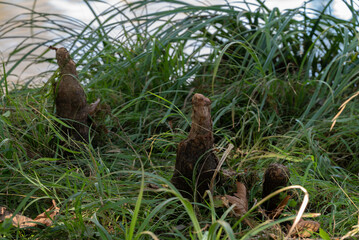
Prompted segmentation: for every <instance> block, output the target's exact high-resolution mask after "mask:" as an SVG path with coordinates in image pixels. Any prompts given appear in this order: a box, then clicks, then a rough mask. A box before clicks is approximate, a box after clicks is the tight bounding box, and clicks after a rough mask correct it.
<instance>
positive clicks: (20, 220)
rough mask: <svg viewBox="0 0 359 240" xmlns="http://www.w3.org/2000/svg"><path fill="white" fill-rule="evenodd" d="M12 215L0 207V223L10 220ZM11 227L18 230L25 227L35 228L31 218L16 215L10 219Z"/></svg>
mask: <svg viewBox="0 0 359 240" xmlns="http://www.w3.org/2000/svg"><path fill="white" fill-rule="evenodd" d="M12 216H13V214H12V213H11V212H10V211H8V210H7V209H6V207H0V222H3V221H4V220H5V219H8V218H12ZM12 225H13V226H15V227H19V228H25V227H35V226H36V223H34V220H32V219H31V218H28V217H25V216H22V215H20V214H16V215H15V216H14V217H13V218H12Z"/></svg>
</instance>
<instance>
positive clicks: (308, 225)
mask: <svg viewBox="0 0 359 240" xmlns="http://www.w3.org/2000/svg"><path fill="white" fill-rule="evenodd" d="M319 228H320V224H319V223H318V222H316V221H310V220H303V219H302V220H300V222H299V223H298V225H297V227H296V228H295V232H294V235H298V237H301V238H307V237H310V236H312V234H313V233H314V232H318V230H319Z"/></svg>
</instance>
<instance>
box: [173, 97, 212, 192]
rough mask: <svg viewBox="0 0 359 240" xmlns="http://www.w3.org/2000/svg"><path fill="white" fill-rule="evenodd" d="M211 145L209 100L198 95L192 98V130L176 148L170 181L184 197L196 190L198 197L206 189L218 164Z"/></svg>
mask: <svg viewBox="0 0 359 240" xmlns="http://www.w3.org/2000/svg"><path fill="white" fill-rule="evenodd" d="M213 146H214V142H213V133H212V119H211V101H210V100H209V99H208V98H206V97H205V96H203V95H202V94H198V93H197V94H195V95H194V96H193V98H192V125H191V130H190V132H189V135H188V138H187V139H185V140H184V141H182V142H180V143H179V145H178V148H177V157H176V165H175V171H174V175H173V177H172V180H171V181H172V183H173V185H174V186H175V187H176V188H177V189H178V190H179V191H180V192H181V193H182V195H183V196H184V197H186V198H189V199H192V196H193V193H194V191H195V190H196V191H197V192H196V193H197V194H198V195H199V197H201V196H203V194H204V192H205V191H206V190H207V189H209V185H210V182H211V179H212V176H213V174H214V171H215V169H216V167H217V164H218V159H217V157H216V155H215V154H214V152H213Z"/></svg>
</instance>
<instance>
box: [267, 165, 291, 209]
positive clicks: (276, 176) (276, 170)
mask: <svg viewBox="0 0 359 240" xmlns="http://www.w3.org/2000/svg"><path fill="white" fill-rule="evenodd" d="M289 177H290V173H289V170H288V168H287V167H286V166H284V165H282V164H279V163H272V164H270V165H269V166H268V168H267V170H266V171H265V173H264V179H263V192H262V198H264V197H266V196H268V195H269V194H271V193H272V192H274V191H276V190H278V189H280V188H282V187H285V186H287V184H288V181H289ZM279 203H280V197H279V195H276V196H274V197H272V198H271V199H269V200H268V201H267V202H265V204H264V208H265V209H266V211H267V213H268V214H270V213H271V212H272V211H273V210H275V209H276V207H277V206H278V205H279Z"/></svg>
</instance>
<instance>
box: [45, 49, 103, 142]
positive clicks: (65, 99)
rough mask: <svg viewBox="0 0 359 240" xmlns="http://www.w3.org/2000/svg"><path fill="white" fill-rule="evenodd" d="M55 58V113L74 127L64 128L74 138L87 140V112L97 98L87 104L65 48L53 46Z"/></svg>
mask: <svg viewBox="0 0 359 240" xmlns="http://www.w3.org/2000/svg"><path fill="white" fill-rule="evenodd" d="M50 48H51V49H54V50H56V60H57V64H58V65H59V68H60V77H59V80H58V81H57V83H56V84H55V86H54V94H55V104H56V115H57V116H59V117H61V118H64V119H66V120H65V121H66V123H67V124H69V125H70V126H72V127H73V128H74V129H64V130H66V131H67V132H68V133H69V134H70V135H71V136H72V137H74V138H75V139H76V140H82V141H87V139H88V134H89V125H90V122H89V117H88V115H89V113H90V112H93V111H94V109H95V108H96V107H97V105H98V103H99V101H100V100H99V99H98V100H97V101H96V102H95V103H93V104H91V105H88V104H87V102H86V94H85V91H84V89H83V88H82V86H81V84H80V83H79V81H78V80H77V79H78V74H77V71H76V64H75V62H74V61H73V60H72V59H71V56H70V53H69V52H68V51H67V50H66V48H63V47H62V48H55V47H50Z"/></svg>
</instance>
